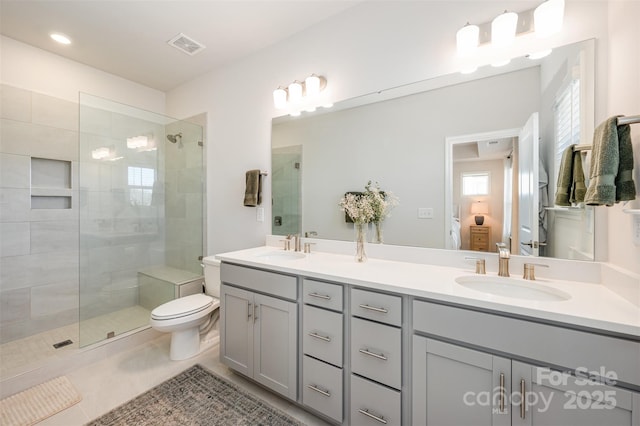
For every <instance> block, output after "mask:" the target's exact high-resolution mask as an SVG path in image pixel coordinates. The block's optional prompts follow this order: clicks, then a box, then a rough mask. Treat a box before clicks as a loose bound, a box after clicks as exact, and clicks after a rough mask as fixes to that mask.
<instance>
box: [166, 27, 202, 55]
mask: <svg viewBox="0 0 640 426" xmlns="http://www.w3.org/2000/svg"><path fill="white" fill-rule="evenodd" d="M167 43H169V45H170V46H173V47H175V48H176V49H178V50H181V51H182V52H184V53H186V54H187V55H190V56H193V55H195V54H196V53H198V52H200V51H201V50H203V49H204V48H205V47H206V46H205V45H204V44H202V43H199V42H197V41H195V40H194V39H192V38H191V37H188V36H186V35H184V34H182V33H180V34H178V35H177V36H175V37H174V38H172V39H171V40H169V41H168V42H167Z"/></svg>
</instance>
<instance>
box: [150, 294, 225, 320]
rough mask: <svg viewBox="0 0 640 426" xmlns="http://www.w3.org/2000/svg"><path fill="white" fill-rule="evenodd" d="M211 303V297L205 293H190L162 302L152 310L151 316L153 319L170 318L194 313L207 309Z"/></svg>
mask: <svg viewBox="0 0 640 426" xmlns="http://www.w3.org/2000/svg"><path fill="white" fill-rule="evenodd" d="M212 304H213V298H212V297H211V296H207V295H206V294H202V293H199V294H192V295H191V296H185V297H179V298H177V299H174V300H171V301H169V302H167V303H164V304H162V305H160V306H158V307H157V308H155V309H154V310H153V311H151V318H153V319H171V318H176V317H183V316H186V315H191V314H195V313H196V312H200V311H202V310H204V309H207V308H208V307H209V306H211V305H212Z"/></svg>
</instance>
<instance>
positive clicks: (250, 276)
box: [217, 246, 640, 425]
mask: <svg viewBox="0 0 640 426" xmlns="http://www.w3.org/2000/svg"><path fill="white" fill-rule="evenodd" d="M488 256H494V257H495V255H493V254H491V255H488ZM217 257H218V258H219V259H220V260H221V261H222V267H221V281H222V290H221V294H222V296H221V307H222V311H221V347H220V350H221V353H220V359H221V360H222V362H223V363H225V364H226V365H228V366H229V367H230V368H232V369H234V370H235V371H237V372H239V373H241V374H243V375H245V376H247V377H249V378H252V379H253V380H255V381H256V382H258V383H260V384H262V385H264V386H266V387H268V388H270V389H272V390H274V391H275V392H278V393H279V394H281V395H283V396H285V397H287V398H289V399H290V400H292V401H294V402H295V403H297V404H299V405H301V406H302V407H304V408H305V409H307V410H309V411H311V412H313V413H314V414H317V415H320V416H321V417H323V418H324V419H326V420H327V421H330V422H333V423H336V424H351V425H380V424H388V425H400V424H402V425H411V424H413V425H442V424H456V425H462V424H473V425H483V424H487V425H493V424H496V425H510V424H513V425H535V424H563V425H589V424H593V425H604V424H606V425H639V424H640V308H639V307H638V306H635V305H634V304H632V303H630V302H629V301H627V300H625V299H624V298H622V297H620V296H618V295H617V294H616V293H614V292H612V291H611V290H609V289H608V288H606V287H605V286H604V285H601V284H595V283H578V282H571V281H563V280H550V279H538V281H533V282H528V281H526V282H525V281H524V280H521V279H519V278H502V277H497V276H496V274H495V272H492V271H489V272H488V273H487V275H474V273H473V271H472V270H470V269H469V267H468V266H467V265H465V264H461V265H460V267H459V268H455V267H449V266H438V265H429V264H420V263H410V262H399V261H389V260H379V259H371V258H370V259H369V261H368V262H367V263H364V264H357V263H356V262H354V260H353V257H352V256H350V255H340V254H330V253H320V252H317V253H312V254H307V255H303V254H300V253H295V252H288V251H283V250H281V249H280V250H279V249H278V248H276V247H269V246H265V247H259V248H255V249H249V250H242V251H238V252H232V253H225V254H221V255H218V256H217ZM487 262H495V263H497V259H493V258H490V259H488V260H487ZM520 272H521V271H518V273H520ZM512 274H513V275H515V270H514V268H512ZM497 280H505V281H497ZM505 288H506V290H505ZM505 292H506V293H505ZM523 395H524V398H523V397H522V396H523Z"/></svg>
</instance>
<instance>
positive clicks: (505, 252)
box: [496, 243, 511, 277]
mask: <svg viewBox="0 0 640 426" xmlns="http://www.w3.org/2000/svg"><path fill="white" fill-rule="evenodd" d="M496 247H498V275H499V276H501V277H508V276H509V258H510V257H511V253H510V252H509V249H508V248H507V245H506V244H505V243H496Z"/></svg>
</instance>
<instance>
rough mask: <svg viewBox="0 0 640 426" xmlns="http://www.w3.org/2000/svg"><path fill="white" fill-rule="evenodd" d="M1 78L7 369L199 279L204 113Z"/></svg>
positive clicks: (195, 285)
mask: <svg viewBox="0 0 640 426" xmlns="http://www.w3.org/2000/svg"><path fill="white" fill-rule="evenodd" d="M0 87H1V89H2V90H1V92H0V94H1V96H2V105H3V108H2V111H0V114H1V115H2V116H1V120H2V127H3V134H2V145H1V146H0V170H2V173H0V195H1V197H2V206H1V209H0V234H1V237H0V313H1V315H0V358H1V359H2V363H0V380H5V379H7V378H11V377H19V376H20V375H21V374H22V373H24V372H27V371H32V370H33V369H35V368H37V367H41V366H43V365H44V363H47V362H49V360H51V361H54V360H60V359H61V358H60V357H61V355H64V354H67V353H69V352H74V351H75V350H76V349H79V348H81V347H85V346H87V345H91V344H93V343H96V342H100V341H102V340H105V339H109V338H112V337H116V336H118V335H122V334H124V333H128V332H132V330H136V329H140V328H146V327H148V324H149V312H150V311H151V310H152V309H153V308H154V307H155V306H157V305H158V304H160V303H163V302H165V301H167V300H169V299H172V298H175V297H177V296H180V295H183V293H184V292H193V291H200V290H201V288H202V287H201V286H202V268H201V266H200V260H199V257H200V256H202V254H203V253H204V252H205V251H204V249H203V218H204V215H203V205H204V203H203V193H204V191H203V176H204V166H203V143H202V141H203V127H202V126H201V125H199V124H195V122H198V123H202V124H204V122H205V120H204V119H203V117H202V116H199V117H197V118H196V120H195V121H194V122H192V120H184V121H180V120H176V119H173V118H170V117H166V116H163V115H159V114H155V113H151V112H148V111H144V110H141V109H138V108H133V107H131V106H128V105H123V104H119V103H117V102H112V101H109V100H106V99H101V98H98V97H95V96H92V95H88V94H81V95H80V98H79V102H73V101H68V100H62V99H58V98H54V97H51V96H47V95H43V94H39V93H36V92H32V91H29V90H24V89H20V88H16V87H12V86H8V85H5V84H2V85H0ZM54 118H55V119H56V120H57V121H54V120H53V119H54ZM5 129H6V131H5ZM168 136H171V138H169V137H168ZM171 139H173V140H171Z"/></svg>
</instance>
